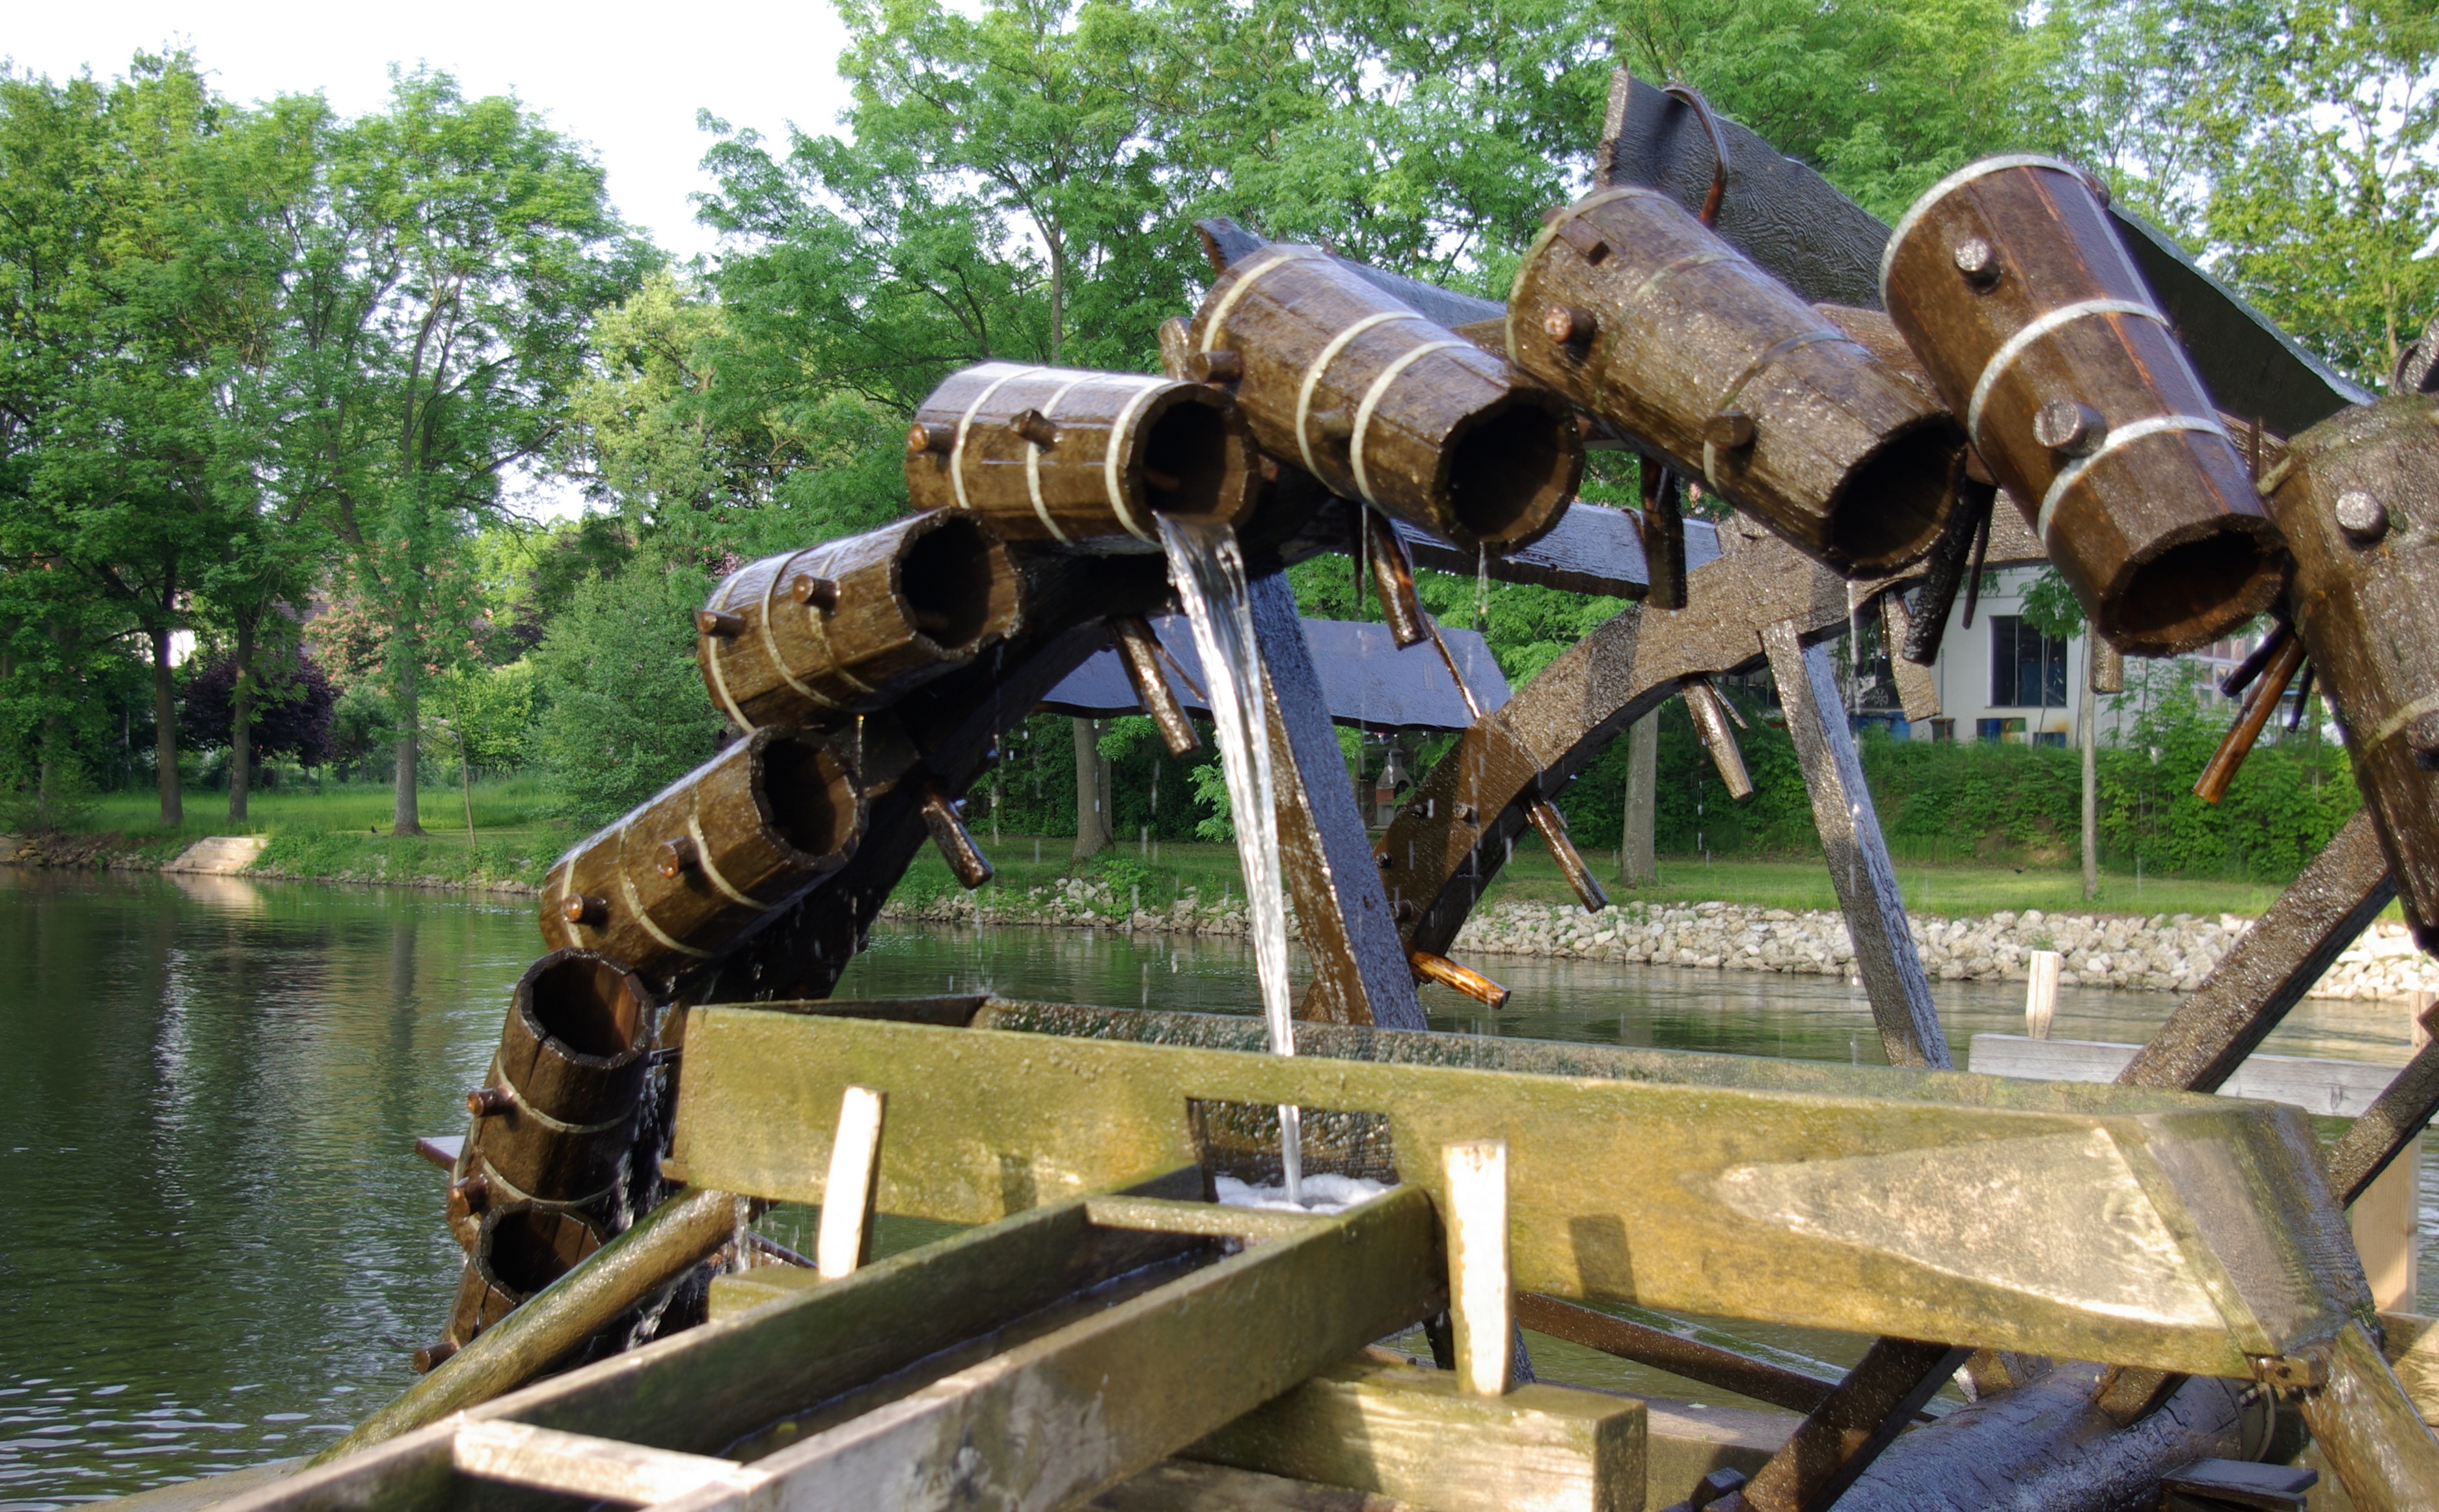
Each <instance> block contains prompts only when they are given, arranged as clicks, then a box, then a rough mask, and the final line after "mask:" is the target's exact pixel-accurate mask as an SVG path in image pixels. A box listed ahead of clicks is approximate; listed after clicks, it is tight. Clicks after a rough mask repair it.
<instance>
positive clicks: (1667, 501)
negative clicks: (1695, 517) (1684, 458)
mask: <svg viewBox="0 0 2439 1512" xmlns="http://www.w3.org/2000/svg"><path fill="white" fill-rule="evenodd" d="M1642 473H1643V564H1644V576H1645V577H1646V578H1647V579H1648V580H1649V582H1650V587H1649V588H1648V589H1647V590H1646V591H1645V593H1644V597H1643V602H1644V604H1645V606H1646V607H1647V608H1651V609H1682V608H1684V607H1685V502H1684V492H1683V490H1682V489H1680V488H1679V487H1678V483H1677V474H1676V473H1674V472H1671V471H1668V469H1667V468H1666V467H1665V466H1663V465H1662V464H1661V463H1660V462H1658V461H1657V460H1655V459H1653V458H1651V457H1648V456H1647V457H1645V458H1644V459H1643V462H1642Z"/></svg>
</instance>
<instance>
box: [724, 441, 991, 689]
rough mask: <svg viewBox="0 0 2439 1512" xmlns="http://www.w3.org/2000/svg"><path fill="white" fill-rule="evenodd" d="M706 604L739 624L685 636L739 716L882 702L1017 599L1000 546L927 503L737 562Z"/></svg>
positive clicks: (956, 650) (958, 661) (955, 513)
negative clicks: (908, 513)
mask: <svg viewBox="0 0 2439 1512" xmlns="http://www.w3.org/2000/svg"><path fill="white" fill-rule="evenodd" d="M1018 444H1020V445H1021V444H1022V443H1018ZM917 471H919V470H917ZM808 578H810V579H811V580H812V583H813V586H811V587H808V588H804V589H798V588H797V587H796V586H795V585H796V584H797V583H798V582H800V581H802V580H805V579H808ZM825 583H826V584H828V589H827V590H824V589H823V588H822V587H821V586H820V585H821V584H825ZM800 593H801V594H802V595H803V596H802V597H799V596H798V595H799V594H800ZM710 607H711V610H712V611H714V612H718V613H721V614H729V615H733V616H735V617H736V618H738V619H739V620H740V621H742V623H743V629H742V630H741V631H739V633H738V634H736V635H733V636H721V635H710V634H706V635H704V636H703V637H702V638H701V639H700V640H699V641H698V642H697V643H696V646H695V659H696V660H697V662H699V663H700V664H701V666H702V668H703V685H704V686H705V687H707V688H709V689H710V691H711V702H712V704H713V706H714V707H716V708H718V709H719V710H720V711H721V713H722V714H725V715H726V716H728V718H729V719H730V720H732V721H734V722H735V723H736V724H737V725H738V727H739V728H740V729H746V730H751V729H754V728H757V726H760V725H765V724H806V723H812V722H814V721H816V720H821V719H823V718H825V717H828V716H834V715H838V714H865V713H870V712H872V711H873V710H876V709H880V708H883V707H885V706H887V705H888V704H890V703H894V702H896V701H897V699H898V698H899V697H900V696H901V695H902V694H904V693H905V692H906V691H908V690H909V689H911V688H913V687H915V686H917V685H920V684H922V683H924V682H927V681H929V680H930V679H932V678H934V677H937V676H939V675H940V674H941V673H943V672H946V671H949V670H951V669H952V668H953V667H962V666H964V665H966V664H967V663H968V662H970V661H971V660H973V658H974V655H975V653H976V652H978V651H980V650H981V649H983V648H984V647H986V646H988V645H990V644H991V643H992V642H994V641H997V640H999V639H1001V638H1002V637H1004V636H1007V635H1011V634H1014V633H1015V632H1016V631H1017V629H1018V627H1019V625H1020V623H1021V622H1022V619H1023V615H1024V583H1023V581H1022V579H1021V578H1019V576H1018V573H1017V569H1016V564H1015V562H1014V560H1012V559H1011V558H1010V557H1009V556H1008V554H1007V548H1006V546H1004V545H1002V544H1000V543H999V542H998V540H997V539H995V538H994V537H993V536H992V535H991V533H990V532H988V531H987V530H985V529H984V528H983V527H982V526H981V525H979V524H977V523H976V522H975V520H974V519H973V517H972V516H971V515H970V514H967V513H966V512H964V511H962V510H949V509H935V510H933V511H931V512H930V513H926V514H918V515H917V516H915V517H914V518H913V519H911V520H900V521H899V522H897V523H896V524H894V525H883V526H881V528H880V529H877V530H867V531H865V532H863V534H862V535H854V536H847V537H844V538H842V539H840V540H837V541H828V542H824V543H822V544H820V545H818V546H812V547H809V548H807V549H806V550H803V551H798V552H792V553H790V554H789V555H787V556H784V557H766V558H764V559H763V560H760V561H757V562H752V563H749V564H747V565H746V566H744V567H741V568H739V570H738V571H736V572H734V573H732V574H730V575H729V576H728V577H727V578H723V579H721V583H720V586H719V587H717V588H715V589H714V590H712V596H711V606H710Z"/></svg>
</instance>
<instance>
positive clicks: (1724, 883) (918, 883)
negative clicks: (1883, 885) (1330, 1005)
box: [899, 831, 2280, 916]
mask: <svg viewBox="0 0 2439 1512" xmlns="http://www.w3.org/2000/svg"><path fill="white" fill-rule="evenodd" d="M977 838H978V839H979V840H980V841H981V843H982V846H983V849H984V851H985V853H986V854H988V856H989V857H990V859H991V862H992V864H993V865H994V866H995V867H996V868H997V870H998V875H997V877H996V878H995V879H994V880H993V881H992V883H991V885H992V886H993V887H998V888H1006V889H1009V890H1012V891H1015V892H1019V893H1022V892H1024V890H1025V889H1027V888H1031V887H1038V886H1041V885H1043V884H1045V883H1047V882H1050V881H1056V880H1057V879H1059V878H1060V877H1063V876H1067V875H1070V874H1071V873H1073V872H1074V871H1076V870H1077V868H1075V867H1073V866H1071V865H1070V864H1069V863H1068V859H1067V858H1068V854H1069V852H1070V851H1071V850H1072V848H1073V847H1074V845H1075V842H1074V840H1073V839H1072V838H1070V837H1065V836H1045V837H1043V838H1042V839H1041V843H1040V844H1041V848H1040V854H1041V861H1039V862H1036V861H1035V860H1034V859H1033V858H1034V855H1035V842H1034V840H1033V838H1032V837H1030V836H1017V835H1008V836H1006V837H1005V838H1003V839H1002V840H1000V841H999V842H998V843H997V844H996V845H994V844H993V843H992V842H991V840H990V837H989V835H988V832H987V831H986V832H984V833H981V834H979V835H978V836H977ZM1584 860H1585V861H1586V862H1587V863H1590V864H1591V865H1592V867H1593V871H1594V873H1595V875H1597V876H1598V877H1599V878H1600V880H1601V884H1602V886H1604V887H1605V888H1607V889H1608V890H1609V894H1610V897H1611V900H1613V901H1616V902H1621V903H1623V902H1629V901H1645V902H1665V903H1694V902H1707V901H1711V900H1714V899H1717V900H1718V901H1721V902H1731V903H1745V904H1751V905H1754V906H1757V907H1763V908H1789V909H1835V908H1836V907H1837V906H1838V894H1837V891H1836V890H1835V889H1834V888H1833V887H1832V886H1831V885H1830V881H1829V871H1828V868H1827V866H1826V865H1825V864H1824V863H1823V862H1822V861H1821V860H1820V859H1819V858H1817V857H1816V858H1809V859H1807V858H1789V859H1778V860H1747V859H1736V860H1727V859H1719V858H1715V859H1713V860H1712V861H1711V862H1710V863H1707V864H1705V863H1703V862H1702V861H1701V860H1700V858H1699V857H1663V858H1662V859H1661V862H1660V881H1658V882H1657V883H1656V884H1654V885H1651V886H1647V887H1639V888H1629V887H1627V886H1625V885H1623V884H1622V883H1620V882H1619V881H1617V863H1616V856H1615V854H1614V853H1613V852H1607V851H1600V852H1587V853H1586V854H1585V857H1584ZM1081 870H1082V871H1083V873H1084V874H1085V875H1087V876H1090V877H1094V878H1096V879H1110V880H1114V881H1116V883H1117V887H1118V889H1119V890H1120V891H1121V894H1123V889H1124V888H1125V887H1126V885H1127V883H1128V882H1129V881H1133V882H1134V883H1135V885H1136V886H1137V888H1138V891H1139V894H1140V897H1141V898H1142V900H1143V903H1144V905H1145V906H1147V907H1156V906H1162V905H1166V903H1168V902H1170V901H1171V900H1173V899H1174V898H1177V897H1178V896H1179V895H1180V894H1181V893H1183V892H1184V891H1185V890H1186V889H1188V888H1193V887H1199V888H1200V889H1201V891H1202V897H1203V898H1204V899H1205V900H1206V901H1216V900H1217V899H1218V898H1220V890H1221V888H1222V887H1223V886H1224V887H1225V888H1226V889H1227V890H1228V891H1229V892H1230V893H1231V894H1232V895H1235V896H1238V897H1241V896H1243V894H1244V890H1245V883H1244V880H1243V877H1242V875H1241V874H1240V873H1239V871H1238V869H1237V852H1236V848H1235V847H1234V846H1232V845H1181V844H1176V843H1164V844H1163V845H1161V847H1160V858H1159V861H1158V862H1157V863H1154V862H1153V861H1152V860H1151V858H1150V857H1149V856H1148V854H1147V853H1145V852H1144V851H1143V850H1142V849H1141V848H1140V847H1139V846H1137V845H1120V846H1118V847H1116V848H1115V849H1113V850H1111V851H1108V852H1105V853H1104V854H1103V855H1102V856H1100V857H1098V858H1095V860H1094V861H1092V862H1089V863H1085V865H1084V866H1083V867H1082V868H1081ZM1897 884H1898V887H1899V890H1900V891H1901V892H1902V893H1903V895H1904V897H1905V902H1906V907H1907V908H1908V909H1909V910H1911V911H1913V912H1914V913H1917V914H1940V915H1949V916H1967V915H1980V914H1991V913H1997V912H1999V911H2001V910H2009V911H2014V912H2019V913H2021V911H2023V910H2025V909H2028V908H2038V909H2041V910H2043V911H2044V912H2050V913H2087V912H2097V913H2110V914H2145V915H2149V914H2196V915H2204V916H2208V915H2216V914H2222V913H2224V914H2242V915H2254V914H2258V913H2260V912H2261V911H2262V910H2263V909H2265V908H2267V907H2269V906H2270V901H2271V900H2272V899H2273V898H2276V897H2277V896H2278V893H2279V891H2280V889H2279V888H2278V887H2276V886H2275V885H2273V884H2271V883H2269V882H2255V881H2234V880H2220V879H2214V878H2181V877H2178V878H2162V877H2150V876H2145V878H2143V879H2142V880H2141V882H2140V885H2139V886H2138V885H2137V882H2136V879H2135V878H2134V875H2133V874H2132V873H2131V872H2126V873H2119V872H2115V871H2108V870H2104V871H2103V872H2102V873H2101V877H2100V896H2099V897H2098V898H2096V899H2095V900H2093V901H2092V902H2090V903H2087V902H2085V901H2084V899H2083V874H2082V873H2081V872H2080V871H2079V870H2077V869H2075V868H2074V867H2058V866H2038V865H2031V864H2026V865H2023V866H2021V868H2020V867H2018V866H2016V865H2014V864H1998V865H1988V864H1977V863H1967V862H1930V863H1926V862H1913V861H1908V862H1899V863H1897ZM955 885H956V884H955V882H954V881H952V879H951V877H950V876H949V870H948V867H947V866H946V865H945V864H943V863H941V861H940V860H939V858H938V857H937V856H936V855H935V854H934V853H933V852H932V851H930V850H928V849H927V850H925V851H923V852H922V853H921V854H920V855H919V856H918V857H917V860H916V863H915V864H914V866H913V867H911V868H909V870H908V872H907V876H906V881H904V882H902V883H901V884H900V885H899V897H900V898H916V899H920V898H932V897H935V896H938V895H939V894H942V893H945V892H948V891H950V890H952V888H954V887H955ZM1574 897H1575V894H1574V893H1573V892H1571V891H1570V890H1569V889H1568V887H1567V883H1566V880H1565V879H1564V878H1563V877H1562V876H1560V875H1559V872H1558V865H1557V863H1554V862H1552V861H1551V860H1550V857H1549V854H1548V852H1546V851H1544V850H1542V849H1541V847H1540V845H1539V844H1537V843H1528V844H1526V845H1519V846H1518V847H1517V850H1516V856H1515V859H1514V860H1513V861H1511V862H1510V863H1508V864H1507V865H1506V866H1505V867H1504V868H1503V869H1502V870H1501V872H1500V876H1499V880H1498V881H1496V882H1494V883H1493V884H1492V886H1491V889H1490V896H1489V898H1488V901H1489V902H1490V903H1492V904H1498V903H1502V902H1539V903H1555V902H1563V901H1567V900H1570V899H1572V898H1574ZM1121 903H1123V897H1121Z"/></svg>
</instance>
